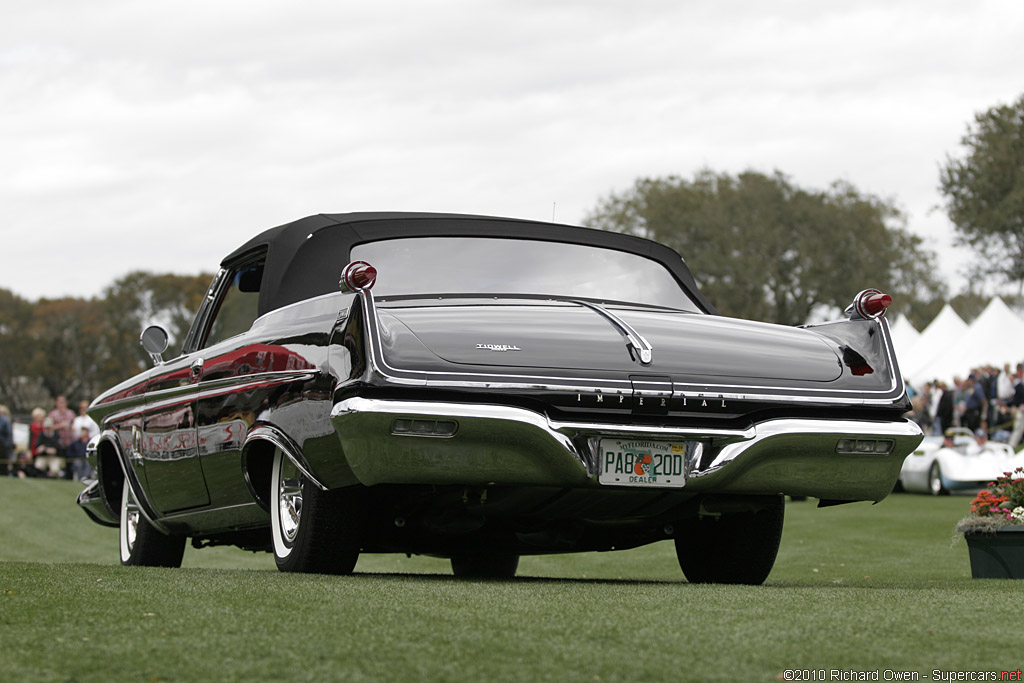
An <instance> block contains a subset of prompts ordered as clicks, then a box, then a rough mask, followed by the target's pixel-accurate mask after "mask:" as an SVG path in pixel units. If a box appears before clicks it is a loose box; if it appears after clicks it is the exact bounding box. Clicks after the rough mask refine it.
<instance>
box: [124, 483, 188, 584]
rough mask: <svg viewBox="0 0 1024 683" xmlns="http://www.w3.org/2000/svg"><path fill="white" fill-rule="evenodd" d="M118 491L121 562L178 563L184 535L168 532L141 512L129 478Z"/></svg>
mask: <svg viewBox="0 0 1024 683" xmlns="http://www.w3.org/2000/svg"><path fill="white" fill-rule="evenodd" d="M123 488H124V490H123V491H122V493H121V524H120V527H121V533H120V537H121V564H123V565H125V566H143V567H180V566H181V558H182V557H183V556H184V555H185V537H184V536H168V535H166V534H164V533H162V532H161V531H160V530H159V529H157V528H156V527H154V526H153V525H152V524H150V523H149V521H148V520H147V519H146V518H145V517H144V516H143V515H142V512H141V511H140V510H139V504H138V503H137V502H136V500H135V496H133V495H132V491H131V488H130V487H129V486H128V482H125V483H124V487H123Z"/></svg>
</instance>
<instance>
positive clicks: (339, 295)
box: [78, 213, 921, 583]
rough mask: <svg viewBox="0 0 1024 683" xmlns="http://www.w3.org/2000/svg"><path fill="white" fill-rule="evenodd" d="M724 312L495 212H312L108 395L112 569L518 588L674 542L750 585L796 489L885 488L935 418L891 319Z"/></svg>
mask: <svg viewBox="0 0 1024 683" xmlns="http://www.w3.org/2000/svg"><path fill="white" fill-rule="evenodd" d="M890 302H891V300H890V299H889V298H888V297H887V296H886V295H884V294H882V293H880V292H878V291H876V290H865V291H863V292H861V293H860V294H858V295H857V296H856V297H855V299H854V302H853V303H852V304H851V306H850V308H849V309H847V318H846V319H843V320H838V321H835V322H830V323H825V324H821V325H814V326H807V327H803V328H791V327H784V326H778V325H769V324H764V323H757V322H749V321H744V320H735V319H730V318H726V317H723V316H721V315H719V314H718V313H717V312H716V311H715V309H714V307H713V306H712V305H711V304H710V303H709V302H708V301H707V300H706V299H705V298H704V296H702V294H701V293H700V291H698V289H697V286H696V284H695V282H694V279H693V277H692V275H691V274H690V271H689V270H688V269H687V267H686V265H685V263H684V262H683V260H682V259H681V258H680V257H679V255H678V254H676V253H675V252H674V251H672V250H671V249H668V248H667V247H664V246H661V245H659V244H656V243H653V242H650V241H647V240H643V239H639V238H636V237H631V236H627V235H621V234H615V233H609V232H601V231H596V230H590V229H586V228H579V227H571V226H566V225H554V224H548V223H538V222H529V221H520V220H511V219H504V218H488V217H478V216H461V215H441V214H401V213H362V214H360V213H356V214H338V215H316V216H311V217H308V218H303V219H301V220H298V221H296V222H294V223H289V224H287V225H283V226H280V227H277V228H274V229H271V230H268V231H266V232H264V233H262V234H260V235H259V236H257V237H255V238H254V239H252V240H250V241H249V242H247V243H246V244H244V245H242V246H241V247H240V248H239V249H237V250H236V251H235V252H234V253H232V254H230V255H229V256H228V257H227V258H225V259H224V261H223V263H222V266H221V270H220V272H219V273H218V274H217V276H216V277H215V279H214V281H213V284H212V285H211V286H210V290H209V293H208V295H207V296H206V298H205V300H204V301H203V303H202V305H201V306H200V308H199V311H198V313H197V314H196V317H195V322H194V323H193V325H192V328H191V330H190V331H189V333H188V335H187V336H186V338H185V339H184V341H183V343H182V344H181V348H180V350H177V351H174V352H173V353H170V354H166V355H168V356H170V357H167V358H165V357H164V355H165V352H166V349H167V345H168V338H167V333H166V332H165V331H163V330H162V329H160V328H158V327H151V328H148V329H147V330H146V331H145V332H144V333H143V336H142V341H143V345H144V346H145V347H146V349H147V350H148V351H149V352H150V354H151V355H152V356H153V358H154V361H155V367H154V368H153V369H151V370H149V371H147V372H144V373H142V374H140V375H138V376H136V377H134V378H132V379H130V380H128V381H126V382H124V383H123V384H120V385H118V386H116V387H114V388H113V389H110V390H109V391H107V392H106V393H104V394H103V395H102V396H100V397H99V398H97V399H96V401H95V402H94V403H93V405H92V407H91V409H90V411H89V412H90V415H92V417H93V418H94V419H96V421H97V422H98V423H99V424H100V425H101V433H100V435H99V436H98V437H97V438H96V439H94V440H93V442H92V443H91V444H90V451H89V454H90V458H91V459H92V464H93V466H94V468H95V470H96V472H97V480H96V481H94V482H90V483H89V485H88V486H87V488H86V489H85V490H84V491H83V492H82V493H81V494H80V496H79V498H78V502H79V504H80V505H82V507H83V508H84V509H85V511H86V512H87V513H88V514H89V515H90V517H92V519H93V520H95V521H97V522H99V523H100V524H107V525H111V526H119V527H120V532H121V533H120V538H121V541H120V546H121V561H122V562H123V563H124V564H143V565H164V566H177V565H179V564H180V563H181V558H182V553H183V551H184V544H185V541H186V539H188V538H191V539H192V544H193V545H194V546H195V547H203V546H208V545H222V544H232V545H237V546H240V547H242V548H246V549H250V550H267V551H272V552H273V553H274V555H275V557H276V560H277V565H278V567H279V568H280V569H282V570H285V571H301V572H321V573H347V572H350V571H352V569H353V567H354V566H355V563H356V560H357V558H358V555H359V553H361V552H371V553H381V552H402V553H418V554H427V555H435V556H440V557H448V558H451V563H452V569H453V571H454V573H455V574H456V575H460V576H482V577H508V576H512V575H514V574H515V571H516V567H517V564H518V561H519V557H520V556H521V555H529V554H542V553H564V552H574V551H589V550H613V549H621V548H632V547H636V546H639V545H643V544H647V543H652V542H654V541H659V540H664V539H672V540H673V541H674V543H675V548H676V552H677V554H678V557H679V563H680V565H681V567H682V570H683V572H684V573H685V575H686V577H687V578H688V579H689V580H690V581H701V582H729V583H760V582H762V581H764V579H765V578H766V577H767V576H768V573H769V572H770V571H771V568H772V565H773V563H774V561H775V555H776V552H777V549H778V546H779V540H780V536H781V532H782V520H783V511H784V505H783V496H784V495H786V494H789V495H794V496H813V497H815V498H819V499H820V502H821V504H822V505H826V504H835V503H841V502H848V501H857V500H871V501H877V500H880V499H882V498H884V497H885V496H886V494H887V493H889V492H890V491H891V490H892V488H893V485H894V484H895V482H896V479H897V477H898V475H899V472H900V466H901V463H902V462H903V459H904V457H905V456H906V455H907V454H908V453H910V452H911V451H912V450H913V449H914V448H915V446H916V445H917V444H918V442H919V441H920V440H921V432H920V430H919V429H918V428H917V426H916V425H914V424H913V423H911V422H909V421H907V420H905V419H903V418H902V414H903V413H904V411H905V410H907V409H908V407H909V402H908V400H907V396H906V393H905V390H904V386H903V382H902V380H901V378H900V374H899V371H898V369H897V367H896V359H895V356H894V355H893V349H892V343H891V341H890V338H889V330H888V326H887V324H886V322H885V319H884V317H883V314H884V312H885V308H886V307H887V306H888V305H889V303H890Z"/></svg>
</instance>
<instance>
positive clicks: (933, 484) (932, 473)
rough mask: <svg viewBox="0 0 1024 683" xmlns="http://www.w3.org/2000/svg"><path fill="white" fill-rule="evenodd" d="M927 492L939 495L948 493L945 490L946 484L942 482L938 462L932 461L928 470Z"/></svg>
mask: <svg viewBox="0 0 1024 683" xmlns="http://www.w3.org/2000/svg"><path fill="white" fill-rule="evenodd" d="M928 493H930V494H932V495H933V496H941V495H945V494H947V493H949V491H948V490H946V485H945V484H943V483H942V468H941V467H939V463H937V462H933V463H932V467H931V469H930V470H928Z"/></svg>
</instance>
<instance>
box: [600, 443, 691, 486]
mask: <svg viewBox="0 0 1024 683" xmlns="http://www.w3.org/2000/svg"><path fill="white" fill-rule="evenodd" d="M702 448H703V447H702V445H701V443H700V442H699V441H647V440H643V439H601V473H600V474H599V475H598V481H599V482H600V483H602V484H614V485H618V486H650V487H655V486H664V487H675V488H679V487H681V486H683V485H684V484H686V469H687V463H688V462H693V460H694V459H695V458H697V457H699V456H700V454H701V451H702Z"/></svg>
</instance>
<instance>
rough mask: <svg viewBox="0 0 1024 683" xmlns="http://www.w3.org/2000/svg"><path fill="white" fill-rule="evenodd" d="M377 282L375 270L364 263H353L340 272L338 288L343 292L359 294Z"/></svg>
mask: <svg viewBox="0 0 1024 683" xmlns="http://www.w3.org/2000/svg"><path fill="white" fill-rule="evenodd" d="M375 282H377V269H376V268H374V267H373V266H371V265H370V264H369V263H367V262H366V261H353V262H352V263H350V264H348V265H347V266H345V269H344V270H342V271H341V280H340V281H339V282H338V286H339V287H340V288H341V291H343V292H361V291H364V290H367V289H370V288H372V287H373V285H374V283H375Z"/></svg>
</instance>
